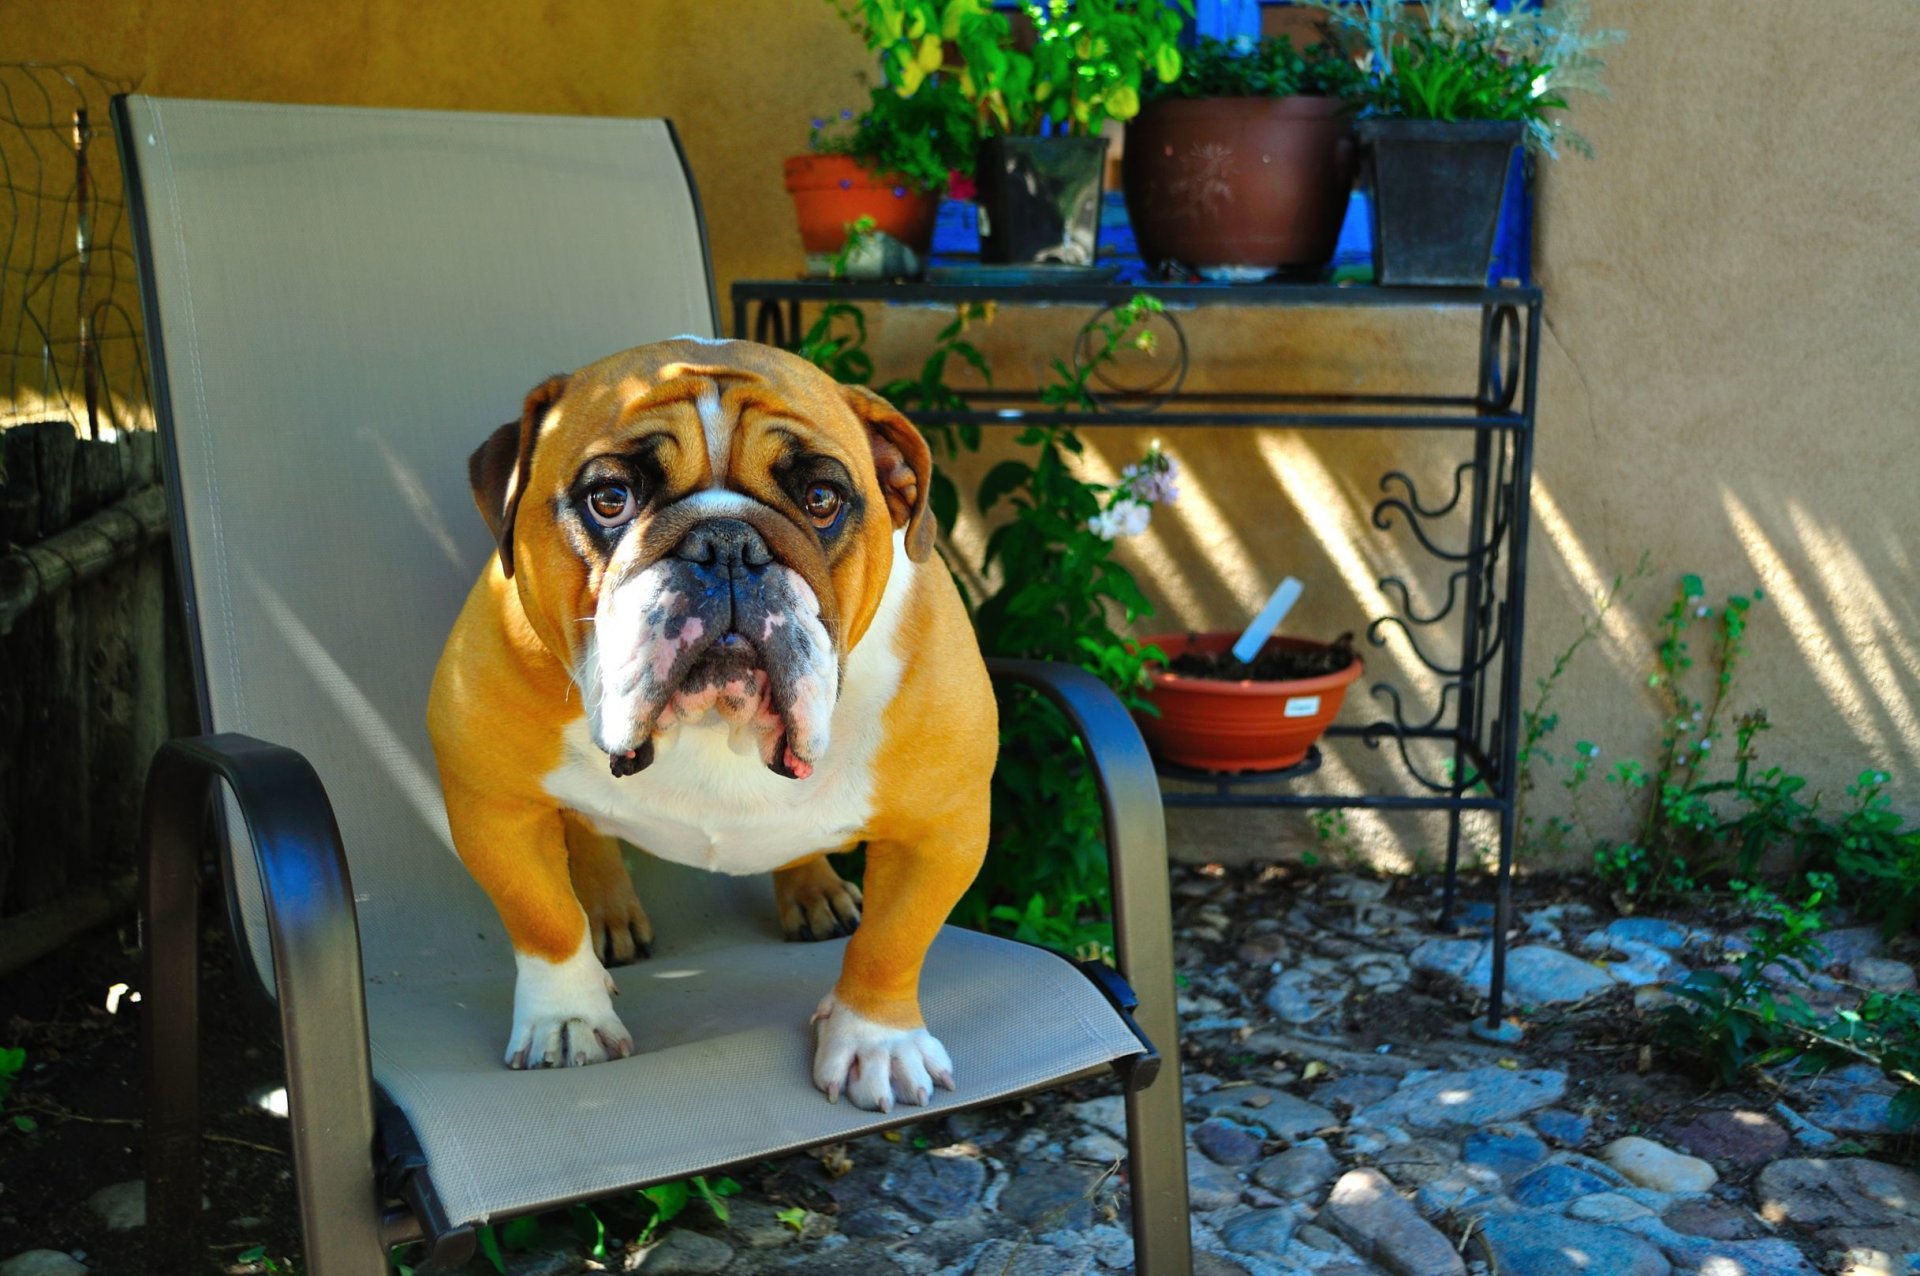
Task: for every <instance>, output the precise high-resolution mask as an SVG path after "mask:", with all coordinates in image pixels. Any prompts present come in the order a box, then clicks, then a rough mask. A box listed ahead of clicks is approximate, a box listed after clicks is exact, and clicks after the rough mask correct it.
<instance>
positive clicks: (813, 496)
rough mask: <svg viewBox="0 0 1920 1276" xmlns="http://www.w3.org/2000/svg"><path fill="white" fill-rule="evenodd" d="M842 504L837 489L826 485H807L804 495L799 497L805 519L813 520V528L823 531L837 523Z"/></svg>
mask: <svg viewBox="0 0 1920 1276" xmlns="http://www.w3.org/2000/svg"><path fill="white" fill-rule="evenodd" d="M843 503H844V502H843V499H842V497H841V495H840V489H839V488H836V487H833V486H831V485H829V484H826V483H809V484H808V485H807V490H806V493H805V495H804V496H802V497H801V500H800V508H802V509H804V510H805V511H806V512H807V517H808V518H810V519H812V520H813V525H814V526H815V527H818V528H820V529H822V530H823V531H824V530H825V529H827V528H829V527H832V526H833V525H834V523H835V522H836V521H838V519H839V518H840V507H841V505H842V504H843Z"/></svg>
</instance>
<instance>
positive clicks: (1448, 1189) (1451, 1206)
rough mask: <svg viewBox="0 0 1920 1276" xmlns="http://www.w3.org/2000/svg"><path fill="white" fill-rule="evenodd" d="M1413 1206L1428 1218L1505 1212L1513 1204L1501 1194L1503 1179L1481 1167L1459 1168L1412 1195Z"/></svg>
mask: <svg viewBox="0 0 1920 1276" xmlns="http://www.w3.org/2000/svg"><path fill="white" fill-rule="evenodd" d="M1413 1203H1414V1207H1415V1208H1416V1209H1418V1210H1419V1211H1420V1213H1421V1214H1423V1215H1424V1216H1426V1217H1427V1218H1430V1219H1431V1218H1440V1217H1442V1216H1443V1215H1458V1216H1466V1215H1469V1214H1485V1213H1488V1212H1489V1211H1496V1210H1498V1211H1506V1210H1511V1209H1512V1208H1513V1206H1512V1204H1511V1203H1510V1202H1509V1201H1507V1199H1506V1198H1505V1197H1503V1196H1501V1194H1500V1176H1499V1175H1498V1174H1495V1173H1494V1172H1493V1171H1492V1170H1489V1169H1483V1168H1482V1167H1480V1166H1478V1165H1456V1166H1454V1167H1453V1168H1452V1169H1451V1170H1448V1171H1447V1172H1446V1173H1445V1174H1443V1175H1441V1176H1440V1177H1439V1178H1437V1179H1435V1180H1434V1181H1433V1182H1431V1183H1428V1184H1425V1185H1424V1186H1422V1187H1421V1188H1420V1190H1419V1191H1417V1192H1415V1193H1414V1194H1413Z"/></svg>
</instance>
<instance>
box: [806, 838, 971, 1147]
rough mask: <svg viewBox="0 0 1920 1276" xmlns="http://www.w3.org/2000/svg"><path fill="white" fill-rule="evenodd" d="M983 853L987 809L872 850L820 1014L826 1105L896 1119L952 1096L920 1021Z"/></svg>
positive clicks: (817, 1074) (817, 1036)
mask: <svg viewBox="0 0 1920 1276" xmlns="http://www.w3.org/2000/svg"><path fill="white" fill-rule="evenodd" d="M986 847H987V817H986V806H985V803H982V804H981V806H980V810H979V813H978V815H977V816H962V817H956V818H955V819H954V820H953V821H952V822H951V823H949V824H947V825H946V826H944V827H940V828H933V829H928V830H927V831H926V833H925V836H924V837H922V838H919V839H915V840H913V841H886V840H873V841H869V842H868V843H867V871H866V881H865V892H864V893H865V909H864V912H863V915H862V917H861V919H860V929H858V930H856V931H855V932H854V933H853V938H852V939H849V940H848V941H847V951H846V955H845V957H844V958H843V959H842V960H841V964H840V980H839V982H838V983H836V984H835V985H834V988H833V991H832V992H830V993H828V994H827V996H826V998H825V999H824V1000H822V1001H821V1003H820V1006H819V1009H817V1010H816V1011H815V1012H814V1016H813V1018H814V1055H813V1084H814V1085H815V1086H816V1087H818V1088H819V1089H820V1090H821V1091H823V1092H824V1093H825V1094H826V1096H827V1098H828V1099H830V1100H836V1101H837V1100H838V1099H839V1096H840V1095H841V1094H842V1093H844V1094H845V1095H846V1096H847V1098H848V1099H849V1100H850V1101H852V1103H853V1104H854V1106H856V1107H861V1108H868V1109H871V1110H876V1111H880V1112H890V1111H892V1110H893V1105H894V1103H895V1102H896V1101H898V1102H901V1103H911V1104H922V1103H925V1102H926V1101H927V1100H928V1099H929V1098H931V1097H932V1095H933V1087H934V1086H935V1085H940V1086H942V1087H944V1088H946V1089H948V1090H951V1089H953V1085H954V1079H953V1061H952V1059H951V1058H950V1057H949V1056H948V1054H947V1050H946V1047H945V1046H943V1045H941V1044H940V1042H939V1041H938V1040H937V1039H936V1038H935V1037H934V1036H933V1034H931V1033H929V1032H928V1031H927V1027H926V1021H925V1020H924V1019H923V1018H922V1017H921V1014H920V968H921V966H922V965H923V964H924V963H925V961H926V957H927V949H928V948H930V947H931V946H932V945H933V940H934V936H936V935H938V934H939V933H940V927H941V926H943V925H945V924H946V920H947V915H948V914H949V913H951V912H952V911H953V906H954V905H955V904H957V903H958V902H959V901H960V896H961V895H963V894H965V893H966V889H967V887H968V886H969V885H971V884H972V882H973V879H974V876H975V874H977V873H978V872H979V871H980V861H981V860H982V858H984V856H985V854H986Z"/></svg>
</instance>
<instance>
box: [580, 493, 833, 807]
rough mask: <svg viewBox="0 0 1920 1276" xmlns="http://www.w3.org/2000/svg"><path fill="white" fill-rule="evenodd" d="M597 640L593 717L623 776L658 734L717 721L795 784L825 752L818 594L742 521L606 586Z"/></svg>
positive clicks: (698, 532)
mask: <svg viewBox="0 0 1920 1276" xmlns="http://www.w3.org/2000/svg"><path fill="white" fill-rule="evenodd" d="M593 637H594V642H593V644H592V649H591V650H590V652H589V658H588V665H589V668H588V670H587V675H588V679H589V683H590V690H597V691H598V695H597V696H595V697H594V698H593V699H592V701H591V703H592V704H593V705H594V709H593V712H592V715H591V716H592V720H593V726H594V728H595V738H596V740H597V741H598V742H599V743H600V744H601V746H602V747H604V748H605V749H606V750H607V753H608V758H609V762H610V766H611V769H612V771H613V774H614V775H616V776H622V775H632V774H634V773H636V772H638V771H641V770H644V769H645V768H646V767H647V765H648V764H649V763H651V762H652V761H653V757H654V743H655V736H656V734H657V733H659V732H663V731H668V730H671V729H673V728H675V727H678V726H685V725H691V724H693V723H696V722H699V721H701V720H703V719H705V718H707V717H708V716H709V715H717V716H718V718H719V719H720V720H721V721H722V722H724V723H726V724H727V725H729V726H730V727H731V728H732V729H733V732H734V739H735V740H736V742H738V743H737V744H736V747H745V746H746V745H748V744H751V745H752V746H753V747H756V748H757V749H758V751H759V753H760V759H761V761H762V762H763V763H765V764H766V766H767V767H768V768H769V769H770V770H772V771H774V772H775V773H776V774H779V775H784V776H787V777H789V778H792V779H805V778H806V777H807V776H809V775H810V774H812V772H813V765H814V763H815V762H816V761H817V760H818V759H819V758H820V756H821V755H822V753H824V751H825V749H826V744H827V730H828V725H829V722H830V720H831V718H832V713H833V703H834V699H835V697H836V695H837V693H838V690H839V687H838V683H839V669H838V663H837V660H836V657H835V654H834V649H833V642H832V638H831V636H830V635H829V634H828V632H827V627H826V625H825V624H824V623H823V622H822V620H821V616H820V602H819V599H818V598H817V597H815V595H814V592H813V590H812V589H811V588H810V587H809V586H808V585H807V583H806V581H805V580H804V579H803V578H802V577H801V575H800V574H799V573H798V572H796V571H794V570H793V569H792V568H790V567H787V566H786V565H784V564H783V563H781V562H779V561H778V560H777V559H776V558H775V557H774V555H773V553H772V551H771V550H770V549H769V548H768V546H767V542H766V540H765V538H763V537H762V536H761V534H760V533H759V532H758V531H757V530H755V528H754V527H753V526H752V524H750V523H748V522H746V521H745V520H743V519H737V518H713V519H707V520H705V521H703V522H700V523H697V524H695V525H694V526H693V528H691V529H690V530H689V531H688V532H687V533H686V535H685V536H683V537H682V538H681V540H680V542H679V543H678V544H677V545H675V546H674V548H673V549H672V551H671V552H670V553H668V554H667V555H665V556H664V557H662V558H661V559H659V560H658V561H656V562H654V563H651V564H649V565H647V566H645V567H644V568H641V569H640V570H637V571H634V572H633V573H631V574H630V575H628V576H627V577H625V578H624V579H622V580H619V581H618V582H617V583H612V584H609V585H608V586H606V587H604V588H603V589H602V591H601V595H600V602H599V606H598V608H597V612H596V616H595V624H594V634H593ZM593 684H597V687H595V686H593Z"/></svg>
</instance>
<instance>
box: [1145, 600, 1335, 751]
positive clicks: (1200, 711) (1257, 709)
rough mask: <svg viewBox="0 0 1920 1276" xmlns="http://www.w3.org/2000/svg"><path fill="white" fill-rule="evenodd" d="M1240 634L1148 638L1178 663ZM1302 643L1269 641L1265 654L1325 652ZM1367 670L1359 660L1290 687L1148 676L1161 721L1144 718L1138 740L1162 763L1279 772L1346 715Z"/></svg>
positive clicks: (1299, 640) (1160, 673)
mask: <svg viewBox="0 0 1920 1276" xmlns="http://www.w3.org/2000/svg"><path fill="white" fill-rule="evenodd" d="M1239 636H1240V635H1239V634H1238V633H1230V632H1225V631H1218V630H1216V631H1214V632H1212V633H1199V634H1160V635H1157V636H1154V637H1147V638H1142V639H1141V640H1140V641H1141V643H1142V644H1146V643H1152V644H1153V645H1155V646H1157V647H1159V648H1160V650H1162V651H1164V652H1166V653H1167V659H1169V660H1172V659H1174V658H1176V657H1178V656H1179V655H1181V654H1182V653H1183V652H1187V651H1199V652H1216V651H1225V650H1226V649H1227V648H1229V647H1231V646H1233V644H1234V640H1235V639H1237V638H1238V637H1239ZM1325 645H1326V644H1325V643H1317V642H1309V641H1307V640H1306V639H1304V638H1269V639H1268V640H1267V649H1268V650H1273V649H1274V648H1285V649H1292V650H1295V651H1301V650H1308V649H1312V648H1318V647H1323V646H1325ZM1364 667H1365V666H1364V665H1363V663H1362V662H1361V660H1360V658H1359V657H1358V656H1355V657H1354V660H1353V663H1352V664H1350V665H1348V666H1347V667H1346V668H1345V669H1342V670H1341V671H1340V672H1338V673H1330V674H1323V675H1321V676H1320V677H1317V678H1296V679H1292V680H1290V681H1286V682H1257V681H1254V680H1252V679H1248V680H1246V681H1244V682H1218V681H1214V680H1212V679H1208V678H1193V677H1187V676H1184V675H1181V674H1177V673H1169V672H1167V671H1166V670H1164V669H1153V670H1150V671H1149V674H1150V676H1151V677H1152V679H1153V689H1152V690H1151V691H1150V692H1148V693H1147V700H1148V701H1149V702H1151V703H1152V704H1153V706H1154V707H1155V708H1157V709H1158V710H1160V716H1159V717H1157V718H1156V717H1152V716H1150V715H1148V714H1141V715H1139V722H1140V734H1142V735H1144V736H1145V737H1146V738H1147V744H1148V746H1149V747H1151V748H1152V749H1153V751H1154V753H1155V754H1157V755H1158V756H1159V757H1160V758H1161V759H1162V760H1163V761H1167V762H1172V763H1174V764H1176V765H1178V766H1189V767H1195V768H1197V769H1199V770H1202V771H1278V770H1281V769H1283V768H1285V767H1290V766H1294V765H1296V764H1297V763H1299V762H1300V761H1301V760H1302V759H1303V758H1305V757H1306V756H1307V750H1308V749H1310V748H1312V747H1313V742H1314V741H1316V740H1318V739H1319V738H1320V735H1321V733H1322V732H1324V731H1325V730H1326V729H1327V727H1328V725H1329V724H1330V723H1332V721H1333V719H1334V717H1335V716H1336V715H1337V714H1339V712H1340V705H1341V702H1342V701H1344V700H1345V699H1346V697H1347V688H1348V687H1349V686H1350V685H1352V683H1353V681H1354V680H1355V679H1356V678H1358V677H1359V676H1360V673H1361V670H1362V669H1363V668H1364Z"/></svg>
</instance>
